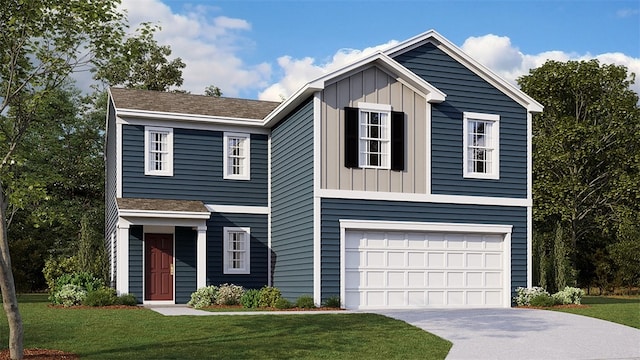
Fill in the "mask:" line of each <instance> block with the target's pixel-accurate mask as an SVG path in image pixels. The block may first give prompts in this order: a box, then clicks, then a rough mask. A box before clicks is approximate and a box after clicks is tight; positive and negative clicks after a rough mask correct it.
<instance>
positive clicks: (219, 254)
mask: <svg viewBox="0 0 640 360" xmlns="http://www.w3.org/2000/svg"><path fill="white" fill-rule="evenodd" d="M225 227H242V228H246V227H248V228H250V230H251V238H250V246H251V248H250V253H249V255H250V269H249V270H250V274H225V273H224V264H223V251H224V243H223V241H224V228H225ZM267 231H268V218H267V215H262V214H222V213H213V214H211V218H210V219H209V220H208V221H207V285H215V286H219V285H220V284H224V283H228V284H234V285H240V286H244V287H245V288H247V289H260V288H261V287H263V286H265V285H267V280H268V274H269V268H268V262H267V261H268V260H267V259H268V256H269V250H268V249H269V248H268V247H269V244H268V235H267ZM195 279H196V274H195V273H194V274H193V280H194V281H195Z"/></svg>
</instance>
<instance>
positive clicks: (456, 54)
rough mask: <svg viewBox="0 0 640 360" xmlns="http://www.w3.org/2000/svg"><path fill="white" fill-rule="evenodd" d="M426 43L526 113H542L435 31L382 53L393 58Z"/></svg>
mask: <svg viewBox="0 0 640 360" xmlns="http://www.w3.org/2000/svg"><path fill="white" fill-rule="evenodd" d="M426 43H432V44H433V45H435V46H436V47H437V48H438V49H440V50H441V51H443V52H444V53H446V54H447V55H449V56H450V57H451V58H453V59H454V60H456V61H458V62H459V63H460V64H462V65H463V66H465V67H466V68H467V69H469V70H470V71H472V72H473V73H475V74H476V75H478V76H479V77H481V78H482V79H484V80H485V81H487V82H488V83H489V84H491V85H492V86H494V87H495V88H497V89H498V90H500V91H501V92H502V93H504V94H505V95H507V96H508V97H510V98H511V99H513V100H514V101H515V102H517V103H518V104H520V105H522V106H523V107H525V108H526V109H527V111H529V112H533V113H539V112H542V109H543V106H542V105H541V104H540V103H539V102H537V101H536V100H535V99H533V98H532V97H530V96H529V95H527V94H525V93H524V92H523V91H521V90H520V89H518V88H517V87H516V86H515V85H513V84H511V83H509V82H508V81H506V80H504V79H503V78H502V77H500V76H499V75H497V74H496V73H495V72H493V71H492V70H491V69H489V68H488V67H486V66H484V65H482V64H480V63H479V62H477V61H476V60H474V59H473V58H471V57H470V56H469V55H467V54H466V53H465V52H464V51H462V49H460V48H459V47H457V46H456V45H455V44H453V43H452V42H450V41H449V40H447V39H446V38H445V37H444V36H442V35H440V34H439V33H438V32H436V31H435V30H429V31H427V32H424V33H422V34H420V35H417V36H414V37H412V38H410V39H408V40H406V41H403V42H401V43H399V44H397V45H395V46H393V47H391V48H389V49H387V50H385V51H384V53H385V54H386V55H387V56H389V57H391V58H395V57H397V56H398V55H401V54H404V53H406V52H408V51H411V50H413V49H415V48H417V47H420V46H422V45H424V44H426Z"/></svg>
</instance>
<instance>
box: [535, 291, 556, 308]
mask: <svg viewBox="0 0 640 360" xmlns="http://www.w3.org/2000/svg"><path fill="white" fill-rule="evenodd" d="M529 305H531V306H539V307H550V306H554V305H556V301H555V299H554V298H553V296H551V295H549V294H548V293H540V294H537V295H535V296H534V297H532V298H531V301H530V302H529Z"/></svg>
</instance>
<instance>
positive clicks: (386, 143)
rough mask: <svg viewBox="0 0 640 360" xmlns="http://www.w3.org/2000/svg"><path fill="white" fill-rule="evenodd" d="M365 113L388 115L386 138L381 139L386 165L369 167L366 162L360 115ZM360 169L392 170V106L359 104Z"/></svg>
mask: <svg viewBox="0 0 640 360" xmlns="http://www.w3.org/2000/svg"><path fill="white" fill-rule="evenodd" d="M363 111H368V112H378V113H386V114H387V124H386V129H385V133H386V137H385V138H381V139H380V142H381V144H380V145H381V146H382V147H383V148H382V149H381V151H382V154H384V155H385V156H386V158H387V159H386V160H387V161H386V164H385V165H379V166H374V165H369V164H367V163H366V162H365V160H364V159H365V158H364V157H363V152H364V151H365V149H363V148H362V141H363V140H362V132H361V130H362V120H361V118H360V115H361V113H362V112H363ZM381 162H384V161H381ZM358 167H359V168H363V169H386V170H389V169H391V105H388V104H375V103H365V102H361V103H358Z"/></svg>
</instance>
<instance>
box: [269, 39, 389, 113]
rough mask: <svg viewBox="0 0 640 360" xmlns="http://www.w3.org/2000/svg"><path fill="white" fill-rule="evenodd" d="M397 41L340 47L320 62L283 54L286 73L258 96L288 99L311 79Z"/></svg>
mask: <svg viewBox="0 0 640 360" xmlns="http://www.w3.org/2000/svg"><path fill="white" fill-rule="evenodd" d="M397 43H398V42H397V41H395V40H393V41H389V42H388V43H386V44H382V45H378V46H374V47H369V48H366V49H364V50H357V49H340V50H338V51H337V52H336V53H335V54H334V55H333V56H332V57H331V58H330V59H329V60H327V61H325V62H323V63H320V64H317V63H316V61H315V59H313V58H310V57H305V58H302V59H293V58H291V57H290V56H281V57H280V58H278V65H279V66H280V69H281V70H282V72H283V74H284V75H283V76H282V78H281V79H280V80H279V81H278V82H277V83H275V84H272V85H271V86H269V87H267V88H266V89H265V90H263V91H262V92H260V94H258V98H259V99H260V100H272V101H280V100H282V99H286V98H287V97H289V96H291V94H293V93H294V92H295V91H296V90H298V89H299V88H300V87H302V86H303V85H304V84H306V83H308V82H309V81H312V80H313V79H315V78H318V77H320V76H322V75H324V74H327V73H329V72H331V71H333V70H336V69H338V68H340V67H341V66H344V65H346V64H349V63H352V62H354V61H356V60H357V59H360V58H363V57H365V56H367V55H370V54H372V53H374V52H376V51H378V50H383V49H386V48H388V47H389V46H391V45H394V44H397Z"/></svg>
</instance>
